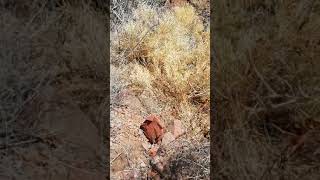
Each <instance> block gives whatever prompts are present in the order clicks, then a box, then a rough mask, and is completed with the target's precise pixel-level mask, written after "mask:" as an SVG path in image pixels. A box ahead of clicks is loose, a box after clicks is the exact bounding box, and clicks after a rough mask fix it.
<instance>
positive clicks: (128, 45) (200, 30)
mask: <svg viewBox="0 0 320 180" xmlns="http://www.w3.org/2000/svg"><path fill="white" fill-rule="evenodd" d="M120 27H121V30H122V31H121V32H118V33H116V34H115V35H114V38H115V39H116V40H115V41H114V42H113V43H114V44H113V45H112V51H114V52H118V54H116V56H118V57H119V56H121V57H122V58H114V61H119V59H124V61H122V62H121V63H122V64H126V65H125V66H127V67H129V68H127V69H128V70H129V71H128V72H127V73H125V75H127V76H126V77H124V76H123V78H125V79H127V82H130V85H131V86H134V87H135V88H137V89H141V90H144V91H151V92H152V93H153V94H156V95H157V97H158V99H159V100H160V101H163V102H166V103H168V102H170V103H171V104H172V105H174V106H176V107H177V108H178V109H179V111H180V114H181V115H182V114H183V113H186V112H190V111H194V112H192V114H194V113H195V112H196V111H197V110H199V109H200V108H201V107H202V108H203V106H207V105H208V103H209V95H210V93H209V85H210V84H209V77H210V73H209V62H210V61H209V55H210V54H209V32H208V29H205V28H204V26H203V24H202V21H201V20H200V18H199V17H198V15H197V14H196V12H195V9H194V8H193V7H192V6H190V5H186V6H183V7H176V8H175V9H173V10H158V11H157V9H156V8H152V7H151V6H148V5H146V4H140V5H139V6H138V8H137V9H136V10H135V11H134V12H133V17H132V18H131V19H130V20H128V22H127V23H124V24H121V26H120ZM120 27H119V28H120ZM121 63H120V64H121ZM114 64H119V62H114ZM142 77H143V78H142ZM201 113H204V114H206V112H205V111H204V110H203V111H201ZM182 119H186V118H182ZM199 121H200V120H199ZM187 123H188V124H190V123H191V122H187ZM199 124H207V125H208V119H207V118H205V119H204V122H199Z"/></svg>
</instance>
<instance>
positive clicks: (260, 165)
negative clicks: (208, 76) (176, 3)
mask: <svg viewBox="0 0 320 180" xmlns="http://www.w3.org/2000/svg"><path fill="white" fill-rule="evenodd" d="M215 3H216V4H215V9H214V12H215V13H216V16H214V17H213V18H214V22H215V24H214V31H213V33H214V34H215V36H214V42H215V44H214V45H213V46H214V48H215V54H214V56H215V60H216V65H215V67H214V68H215V69H214V70H215V71H216V76H215V77H214V78H215V86H214V87H213V88H214V92H215V95H214V96H215V103H216V104H217V106H216V110H215V112H216V113H217V114H216V115H214V116H215V118H216V119H215V126H214V128H215V132H214V135H215V140H216V144H214V146H215V150H214V152H213V154H214V157H213V159H215V162H214V170H213V173H212V174H213V176H214V177H215V178H216V179H318V178H319V177H320V174H319V169H318V168H319V165H320V161H319V154H318V153H317V152H318V151H319V148H315V147H316V146H319V136H318V135H315V134H317V133H319V130H320V126H319V124H320V121H319V113H320V109H319V107H320V106H319V89H318V86H319V84H320V82H319V80H320V79H319V77H320V74H319V72H320V71H319V68H320V66H319V63H318V60H319V58H320V54H319V52H320V46H319V37H320V36H319V35H320V34H319V32H320V31H319V30H320V26H319V16H320V14H319V8H320V4H319V2H317V1H290V2H289V1H286V2H284V1H283V2H282V1H279V2H273V3H271V2H270V3H267V2H263V1H255V2H251V3H248V2H247V3H241V2H238V3H233V4H227V3H225V4H223V3H220V2H215ZM215 13H214V14H215ZM303 134H304V136H302V135H303ZM302 144H303V145H302ZM301 145H302V146H301ZM297 147H299V148H297Z"/></svg>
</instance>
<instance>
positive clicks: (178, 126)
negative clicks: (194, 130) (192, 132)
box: [173, 119, 186, 138]
mask: <svg viewBox="0 0 320 180" xmlns="http://www.w3.org/2000/svg"><path fill="white" fill-rule="evenodd" d="M185 132H186V130H185V128H184V127H183V125H182V123H181V121H180V120H177V119H176V120H174V122H173V136H174V137H175V138H178V137H179V136H181V135H183V134H184V133H185Z"/></svg>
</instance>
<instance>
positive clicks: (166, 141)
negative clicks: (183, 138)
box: [162, 132, 175, 145]
mask: <svg viewBox="0 0 320 180" xmlns="http://www.w3.org/2000/svg"><path fill="white" fill-rule="evenodd" d="M174 140H175V137H174V135H173V134H172V133H171V132H166V133H165V134H164V135H163V138H162V144H163V145H167V144H169V143H171V142H172V141H174Z"/></svg>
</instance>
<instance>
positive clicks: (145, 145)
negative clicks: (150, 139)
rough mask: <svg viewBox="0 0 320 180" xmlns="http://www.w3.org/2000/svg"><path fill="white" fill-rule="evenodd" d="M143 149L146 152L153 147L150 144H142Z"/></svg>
mask: <svg viewBox="0 0 320 180" xmlns="http://www.w3.org/2000/svg"><path fill="white" fill-rule="evenodd" d="M142 147H143V148H144V149H145V150H146V151H148V149H149V148H150V147H151V145H150V144H149V143H147V142H142Z"/></svg>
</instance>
